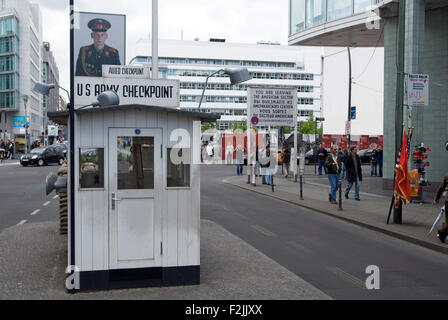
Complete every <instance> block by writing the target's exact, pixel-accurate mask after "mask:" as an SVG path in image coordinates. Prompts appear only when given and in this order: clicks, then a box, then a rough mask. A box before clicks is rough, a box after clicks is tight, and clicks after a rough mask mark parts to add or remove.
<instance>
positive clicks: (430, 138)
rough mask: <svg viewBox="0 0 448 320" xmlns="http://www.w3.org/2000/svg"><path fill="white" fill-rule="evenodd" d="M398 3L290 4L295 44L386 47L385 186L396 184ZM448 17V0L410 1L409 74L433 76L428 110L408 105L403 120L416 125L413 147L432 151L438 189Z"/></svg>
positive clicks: (301, 0)
mask: <svg viewBox="0 0 448 320" xmlns="http://www.w3.org/2000/svg"><path fill="white" fill-rule="evenodd" d="M399 4H400V1H399V0H384V1H380V0H371V1H364V0H359V1H357V0H331V1H330V0H290V36H289V44H290V45H316V46H336V47H375V46H384V177H383V179H384V180H383V182H384V186H385V187H389V186H391V185H392V182H393V176H394V162H395V159H394V158H395V147H396V146H395V132H396V128H395V119H396V101H395V98H396V97H395V96H396V80H397V72H398V71H397V58H398V54H397V34H398V32H397V31H398V9H399ZM362 8H363V9H364V10H367V11H363V10H361V9H362ZM447 16H448V2H447V1H441V0H426V1H425V0H407V1H406V30H405V33H406V36H405V39H406V40H405V74H410V73H419V74H428V75H429V77H430V83H429V91H430V93H429V105H428V106H427V107H414V108H410V107H408V106H405V107H404V112H403V113H404V114H403V119H404V122H405V126H406V127H410V126H414V127H415V131H414V135H413V138H412V142H411V143H412V144H411V147H412V148H413V147H414V146H415V145H417V144H420V143H424V144H425V145H426V146H428V147H430V148H431V150H432V152H431V153H430V154H429V159H428V160H429V162H430V167H428V168H427V169H426V178H427V179H428V180H429V181H430V182H433V183H434V185H437V184H438V182H439V181H440V180H441V178H442V175H443V174H444V173H445V172H446V171H447V170H448V153H447V152H446V151H445V148H444V146H445V142H446V140H447V139H448V94H447V92H448V76H447V75H448V59H447V57H448V20H447V19H446V17H447ZM405 104H406V101H405Z"/></svg>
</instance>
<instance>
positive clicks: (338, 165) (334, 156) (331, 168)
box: [325, 146, 342, 204]
mask: <svg viewBox="0 0 448 320" xmlns="http://www.w3.org/2000/svg"><path fill="white" fill-rule="evenodd" d="M325 167H326V169H327V172H328V181H329V182H330V187H331V192H330V194H329V195H328V196H329V198H328V199H329V201H330V202H331V203H332V204H337V201H336V192H337V191H338V182H339V175H340V173H341V170H342V159H341V157H338V147H337V146H332V147H331V153H330V155H328V157H327V159H326V160H325Z"/></svg>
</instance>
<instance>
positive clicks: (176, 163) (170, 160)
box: [167, 148, 191, 188]
mask: <svg viewBox="0 0 448 320" xmlns="http://www.w3.org/2000/svg"><path fill="white" fill-rule="evenodd" d="M167 151H168V152H167V187H168V188H176V187H177V188H182V187H184V188H186V187H190V159H191V158H190V149H173V148H168V149H167Z"/></svg>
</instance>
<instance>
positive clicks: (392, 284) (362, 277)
mask: <svg viewBox="0 0 448 320" xmlns="http://www.w3.org/2000/svg"><path fill="white" fill-rule="evenodd" d="M234 172H235V167H234V166H225V165H223V166H203V167H202V169H201V175H202V176H201V182H202V184H201V200H202V201H201V217H202V218H205V219H209V220H212V221H214V222H216V223H218V224H220V225H221V226H223V227H224V228H226V229H227V230H228V231H230V232H231V233H233V234H235V235H236V236H238V237H240V238H241V239H243V240H244V241H246V242H248V243H249V244H251V245H252V246H254V247H255V248H257V249H258V250H259V251H261V252H262V253H264V254H266V255H267V256H269V257H270V258H272V259H274V260H275V261H277V262H278V263H279V264H281V265H283V266H284V267H286V268H287V269H289V270H290V271H292V272H294V273H296V274H297V275H298V276H300V277H302V278H303V279H304V280H305V281H308V282H309V283H311V284H312V285H314V286H316V287H317V288H318V289H320V290H322V291H323V292H325V293H326V294H328V295H329V296H331V297H332V298H335V299H447V298H448V279H447V277H446V276H445V274H446V272H447V271H446V270H448V256H447V255H444V254H441V253H438V252H434V251H431V250H428V249H425V248H422V247H419V246H416V245H413V244H410V243H407V242H405V241H402V240H398V239H395V238H392V237H390V236H386V235H383V234H381V233H378V232H375V231H371V230H367V229H364V228H362V227H359V226H355V225H352V224H350V223H347V222H343V221H341V220H338V219H336V218H332V217H329V216H326V215H322V214H320V213H318V212H314V211H312V210H308V209H304V208H301V207H299V206H295V205H292V204H289V203H286V202H283V201H280V200H276V199H273V198H269V197H265V196H262V195H260V194H257V193H253V192H250V191H246V190H243V189H240V188H237V187H234V186H231V185H227V184H225V183H223V182H222V180H223V179H224V178H225V177H227V176H229V175H233V174H235V173H234ZM242 179H245V177H242ZM261 187H263V186H260V188H261ZM264 187H266V186H264ZM370 265H375V266H378V268H379V270H380V289H379V290H367V289H366V287H365V281H366V279H367V277H368V276H369V274H367V273H366V268H367V267H368V266H370Z"/></svg>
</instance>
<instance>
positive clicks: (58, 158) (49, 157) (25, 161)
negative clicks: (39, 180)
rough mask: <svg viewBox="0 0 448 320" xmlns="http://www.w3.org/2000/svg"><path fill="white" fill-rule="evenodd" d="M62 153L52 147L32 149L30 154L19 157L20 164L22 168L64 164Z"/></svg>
mask: <svg viewBox="0 0 448 320" xmlns="http://www.w3.org/2000/svg"><path fill="white" fill-rule="evenodd" d="M64 158H65V157H64V153H63V152H62V150H61V149H60V148H58V149H57V148H55V147H54V146H49V147H43V148H34V149H33V150H31V152H30V153H28V154H25V155H23V156H21V157H20V164H21V165H22V166H24V167H26V166H28V165H38V166H45V165H48V164H49V163H57V164H59V165H62V164H63V163H64Z"/></svg>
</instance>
